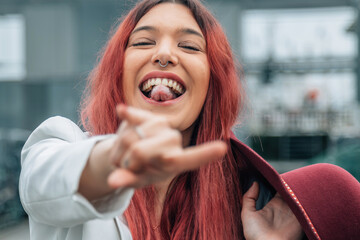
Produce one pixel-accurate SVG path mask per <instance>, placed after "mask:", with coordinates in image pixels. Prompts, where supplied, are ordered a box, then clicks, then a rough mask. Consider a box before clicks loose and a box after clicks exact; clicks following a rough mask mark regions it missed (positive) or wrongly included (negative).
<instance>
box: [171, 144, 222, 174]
mask: <svg viewBox="0 0 360 240" xmlns="http://www.w3.org/2000/svg"><path fill="white" fill-rule="evenodd" d="M226 152H227V146H226V144H225V143H224V142H222V141H213V142H208V143H204V144H201V145H196V146H193V147H189V148H185V149H184V151H183V152H182V153H181V154H180V155H177V156H173V157H171V161H172V162H173V163H175V165H176V166H177V169H178V170H179V172H183V171H189V170H194V169H197V168H199V167H201V166H202V165H205V164H208V163H210V162H212V161H215V160H219V159H220V158H222V157H223V156H224V155H225V154H226Z"/></svg>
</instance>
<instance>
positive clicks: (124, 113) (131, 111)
mask: <svg viewBox="0 0 360 240" xmlns="http://www.w3.org/2000/svg"><path fill="white" fill-rule="evenodd" d="M116 113H117V115H118V117H119V118H120V119H122V120H124V119H125V120H127V121H128V122H129V123H130V124H131V125H139V124H141V123H143V122H145V121H146V120H147V119H149V118H151V117H153V114H152V113H151V112H149V111H145V110H142V109H138V108H134V107H129V106H126V105H124V104H120V105H118V106H117V107H116Z"/></svg>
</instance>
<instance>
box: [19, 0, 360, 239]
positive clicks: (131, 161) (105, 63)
mask: <svg viewBox="0 0 360 240" xmlns="http://www.w3.org/2000/svg"><path fill="white" fill-rule="evenodd" d="M234 62H235V61H234V59H233V55H232V52H231V48H230V45H229V43H228V41H227V39H226V36H225V34H224V32H223V31H222V29H221V27H220V25H219V24H218V22H217V21H216V19H215V18H214V17H213V16H212V15H211V14H210V13H209V12H208V11H207V10H206V8H205V7H204V6H203V5H202V4H201V3H200V2H199V1H197V0H175V1H174V0H173V1H166V0H146V1H141V2H140V3H139V4H138V5H136V6H135V7H134V9H132V10H131V11H130V12H129V14H128V15H127V16H126V18H125V19H124V20H123V22H122V23H121V24H120V26H119V27H118V29H117V31H116V32H115V33H114V35H113V36H112V37H111V39H110V40H109V42H108V43H107V45H106V47H105V50H104V52H103V54H102V56H101V58H100V61H99V63H98V65H97V67H96V68H95V69H94V70H93V72H92V73H91V75H90V77H89V82H88V90H89V91H88V92H86V95H85V96H86V97H85V100H84V102H83V105H82V120H83V125H84V126H85V128H86V130H87V131H88V133H84V132H82V131H81V130H80V128H79V127H78V126H76V125H75V124H74V123H73V122H71V121H70V120H68V119H64V118H61V117H55V118H50V119H48V120H46V121H45V122H44V123H42V124H41V125H40V126H39V127H38V128H37V129H36V130H35V131H34V132H33V133H32V135H31V136H30V137H29V139H28V141H27V142H26V144H25V146H24V149H23V151H22V172H21V179H20V195H21V200H22V204H23V206H24V209H25V210H26V211H27V213H28V214H29V222H30V228H31V231H30V233H31V239H70V240H72V239H87V240H89V239H90V240H92V239H110V240H112V239H245V238H246V239H248V240H250V239H301V238H302V237H303V236H305V235H304V233H305V234H306V236H307V237H308V238H309V239H320V238H322V237H323V238H324V239H332V238H331V237H335V239H339V238H341V237H345V239H355V238H353V237H354V236H357V234H358V233H359V230H356V229H359V228H358V225H357V224H359V223H358V221H357V220H358V219H360V217H359V214H360V209H359V205H360V204H359V201H360V200H359V199H360V196H359V195H360V192H359V191H357V190H356V189H359V183H358V182H357V181H356V180H355V179H354V178H353V177H352V176H351V175H349V174H348V173H347V172H346V171H344V170H342V169H339V168H337V167H335V166H331V165H318V166H316V167H309V168H307V169H302V170H301V169H300V170H297V171H296V172H293V173H292V172H290V173H287V174H285V175H283V176H280V175H279V174H278V173H277V172H276V171H275V170H274V169H273V168H272V167H271V166H270V165H268V164H267V162H266V161H265V160H263V159H262V158H261V157H260V156H258V155H257V154H256V153H255V152H253V151H252V150H251V149H249V148H248V147H247V146H246V145H244V144H243V143H241V142H240V141H239V140H237V139H236V138H235V136H234V135H233V134H232V133H231V127H232V126H233V125H234V124H235V123H236V119H237V116H238V114H239V112H240V111H241V109H242V105H243V102H244V101H243V98H244V93H243V90H242V87H241V85H240V81H239V74H238V73H237V71H236V69H237V68H236V65H235V63H234ZM319 173H325V174H319ZM324 179H325V180H324ZM304 180H306V182H307V184H306V188H303V187H302V181H304ZM253 182H256V183H253ZM309 182H311V183H312V184H313V187H312V188H310V190H311V191H309V189H308V186H309V185H310V184H309ZM338 186H339V187H338ZM330 189H331V191H330ZM354 189H355V191H354ZM321 191H325V193H330V192H331V193H332V194H334V195H336V196H352V197H351V200H350V201H348V202H347V204H346V207H345V208H341V207H340V206H343V205H340V204H339V202H337V201H334V200H332V199H331V197H329V196H330V194H327V195H326V194H324V193H321V194H319V192H321ZM309 192H311V195H310V194H309ZM309 196H317V199H316V200H319V204H316V202H317V201H315V204H312V202H311V201H310V202H309V201H308V199H311V197H310V198H309ZM324 196H326V197H327V198H324ZM329 200H332V205H331V206H332V207H333V208H335V209H341V212H340V213H341V214H344V215H346V216H347V217H348V219H351V220H352V221H351V222H353V223H354V222H355V225H354V227H351V228H347V225H345V224H343V225H341V223H339V222H338V221H337V219H339V214H340V213H339V212H336V211H327V209H324V206H326V205H327V204H324V202H328V201H329ZM339 200H341V199H339ZM317 216H321V217H317ZM324 219H325V220H324ZM339 224H340V225H341V227H340V228H339V229H342V231H341V233H339V232H336V231H335V230H334V229H337V228H338V227H339ZM344 229H346V230H344Z"/></svg>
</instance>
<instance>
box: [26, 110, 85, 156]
mask: <svg viewBox="0 0 360 240" xmlns="http://www.w3.org/2000/svg"><path fill="white" fill-rule="evenodd" d="M87 138H88V136H87V134H86V133H85V132H83V131H82V130H81V129H80V127H78V126H77V125H76V124H75V123H74V122H72V121H71V120H70V119H67V118H64V117H60V116H56V117H51V118H48V119H47V120H45V121H44V122H42V123H41V124H40V125H39V126H38V127H37V128H36V129H35V130H34V131H33V132H32V133H31V134H30V136H29V138H28V139H27V141H26V143H25V145H24V147H23V151H25V150H26V149H29V148H30V147H31V146H34V145H35V144H38V143H41V142H44V141H46V142H49V141H52V140H60V141H62V142H78V141H81V140H84V139H87Z"/></svg>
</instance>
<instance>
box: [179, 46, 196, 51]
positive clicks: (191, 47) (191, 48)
mask: <svg viewBox="0 0 360 240" xmlns="http://www.w3.org/2000/svg"><path fill="white" fill-rule="evenodd" d="M179 47H181V48H185V49H188V50H192V51H196V52H198V51H200V49H198V48H196V47H193V46H179Z"/></svg>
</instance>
